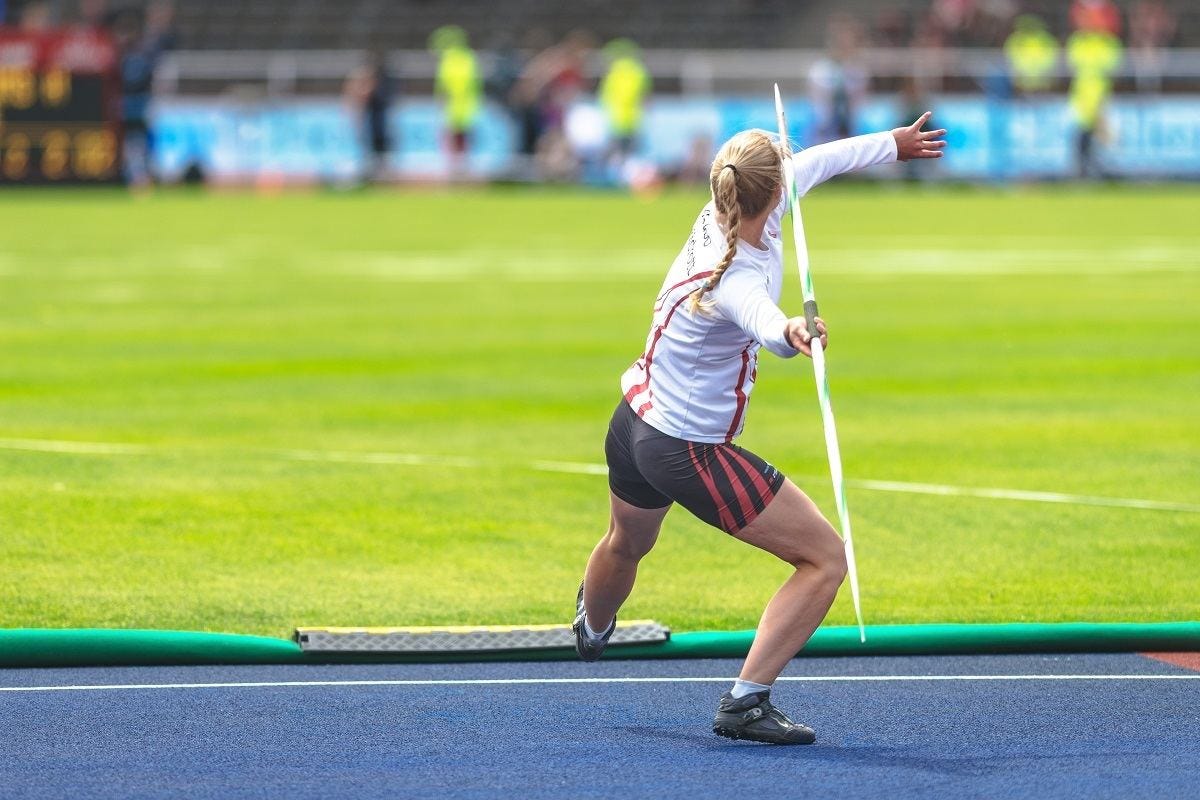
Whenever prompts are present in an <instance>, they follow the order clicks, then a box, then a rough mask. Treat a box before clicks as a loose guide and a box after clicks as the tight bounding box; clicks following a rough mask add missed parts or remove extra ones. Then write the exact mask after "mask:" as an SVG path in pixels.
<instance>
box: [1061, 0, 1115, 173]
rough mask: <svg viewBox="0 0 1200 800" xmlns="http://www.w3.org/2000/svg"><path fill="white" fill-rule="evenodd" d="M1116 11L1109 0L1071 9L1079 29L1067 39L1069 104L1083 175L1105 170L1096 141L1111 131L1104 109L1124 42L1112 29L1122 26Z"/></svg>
mask: <svg viewBox="0 0 1200 800" xmlns="http://www.w3.org/2000/svg"><path fill="white" fill-rule="evenodd" d="M1078 6H1083V8H1082V9H1077V7H1078ZM1115 12H1116V9H1115V7H1114V6H1112V4H1111V3H1108V2H1106V0H1096V2H1090V3H1079V2H1077V3H1076V4H1075V5H1074V6H1072V8H1071V19H1072V21H1073V22H1074V23H1075V24H1076V25H1078V26H1079V28H1078V30H1076V31H1075V32H1074V33H1072V34H1071V38H1070V39H1068V40H1067V62H1068V63H1069V64H1070V67H1071V94H1070V106H1071V112H1072V114H1073V115H1074V119H1075V124H1076V126H1077V128H1078V130H1077V133H1076V155H1077V157H1078V174H1079V177H1081V178H1088V177H1100V176H1101V175H1102V173H1103V168H1102V166H1101V164H1100V162H1099V160H1098V158H1097V155H1096V144H1097V138H1103V137H1105V136H1106V134H1107V132H1108V129H1107V127H1106V125H1105V123H1106V120H1105V108H1106V106H1107V104H1108V98H1109V95H1110V94H1111V93H1112V87H1113V73H1114V72H1115V71H1116V69H1117V67H1118V66H1119V65H1120V63H1121V57H1122V47H1121V41H1120V40H1119V39H1118V38H1117V36H1116V33H1115V32H1114V30H1113V28H1114V27H1116V28H1119V27H1120V18H1119V17H1117V16H1116V13H1115Z"/></svg>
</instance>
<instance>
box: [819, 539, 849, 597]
mask: <svg viewBox="0 0 1200 800" xmlns="http://www.w3.org/2000/svg"><path fill="white" fill-rule="evenodd" d="M818 569H820V570H821V572H822V573H823V574H824V575H825V578H826V580H828V581H829V582H830V583H832V584H834V585H835V586H841V585H842V581H844V580H845V579H846V548H845V546H844V545H843V544H842V540H841V539H840V538H839V539H838V541H837V546H836V547H834V548H833V549H831V550H830V551H829V552H828V553H826V554H825V555H824V556H823V557H822V559H821V564H819V565H818Z"/></svg>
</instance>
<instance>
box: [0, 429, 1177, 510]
mask: <svg viewBox="0 0 1200 800" xmlns="http://www.w3.org/2000/svg"><path fill="white" fill-rule="evenodd" d="M0 450H30V451H37V452H44V453H72V454H82V455H150V454H153V453H164V452H169V449H168V448H166V447H155V446H151V445H141V444H121V443H117V442H78V441H65V440H58V439H0ZM196 452H204V451H203V450H202V449H199V448H197V450H196ZM258 452H260V453H262V454H265V455H270V456H275V457H279V458H286V459H291V460H295V461H315V462H332V463H340V464H380V465H392V466H407V467H451V468H458V469H483V468H486V467H505V466H523V467H524V468H526V469H532V470H537V471H538V472H560V473H566V474H572V475H607V474H608V469H607V467H605V465H603V464H594V463H589V462H584V461H548V460H537V461H530V462H527V463H525V464H521V465H510V464H505V463H503V462H501V461H485V460H483V459H478V458H469V457H463V456H445V455H429V454H424V453H394V452H366V451H350V450H264V451H258ZM810 477H811V476H810ZM812 479H813V480H819V479H818V478H815V477H813V478H812ZM846 485H847V486H848V487H850V488H852V489H864V490H866V491H870V492H901V493H904V494H929V495H939V496H943V497H981V498H985V499H989V500H1018V501H1022V502H1031V503H1061V504H1065V505H1077V506H1103V507H1108V508H1136V509H1144V510H1150V511H1182V512H1185V513H1190V514H1200V505H1198V504H1195V503H1176V502H1173V501H1169V500H1145V499H1141V498H1136V497H1099V496H1096V495H1086V494H1068V493H1065V492H1038V491H1029V490H1025V489H1005V488H993V487H973V486H952V485H949V484H940V483H911V482H907V481H880V480H870V479H847V481H846Z"/></svg>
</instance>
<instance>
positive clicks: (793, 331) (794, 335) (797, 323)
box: [783, 317, 829, 358]
mask: <svg viewBox="0 0 1200 800" xmlns="http://www.w3.org/2000/svg"><path fill="white" fill-rule="evenodd" d="M814 320H815V321H816V323H817V331H818V332H819V333H820V334H821V349H822V350H827V349H829V331H828V330H827V329H826V327H825V320H823V319H821V318H820V317H814ZM783 335H784V337H785V338H786V339H787V340H788V344H790V345H791V346H792V347H794V348H796V349H797V350H799V351H800V352H801V353H804V355H806V356H808V357H809V358H812V337H811V336H809V335H808V322H807V321H805V319H804V317H792V318H791V319H789V320H788V321H787V327H786V328H784V329H783Z"/></svg>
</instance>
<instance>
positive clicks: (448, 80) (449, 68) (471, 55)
mask: <svg viewBox="0 0 1200 800" xmlns="http://www.w3.org/2000/svg"><path fill="white" fill-rule="evenodd" d="M429 49H430V50H432V51H433V52H434V53H436V54H437V55H438V67H437V75H436V77H435V79H434V94H435V95H436V96H437V97H439V98H441V99H442V102H443V103H444V111H445V115H446V128H447V130H448V131H449V134H450V163H451V172H452V173H456V174H457V173H461V172H462V169H463V167H464V164H465V160H466V155H467V150H468V146H469V134H470V132H471V129H472V128H473V127H474V126H475V121H476V120H477V119H478V117H479V111H480V109H481V108H482V105H483V80H482V78H481V76H480V73H479V63H478V61H477V60H476V58H475V51H474V50H472V49H471V47H470V45H469V44H468V43H467V33H466V31H464V30H463V29H462V28H460V27H458V26H457V25H443V26H442V27H440V28H438V29H437V30H436V31H434V32H433V33H432V34H430V36H429Z"/></svg>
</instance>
